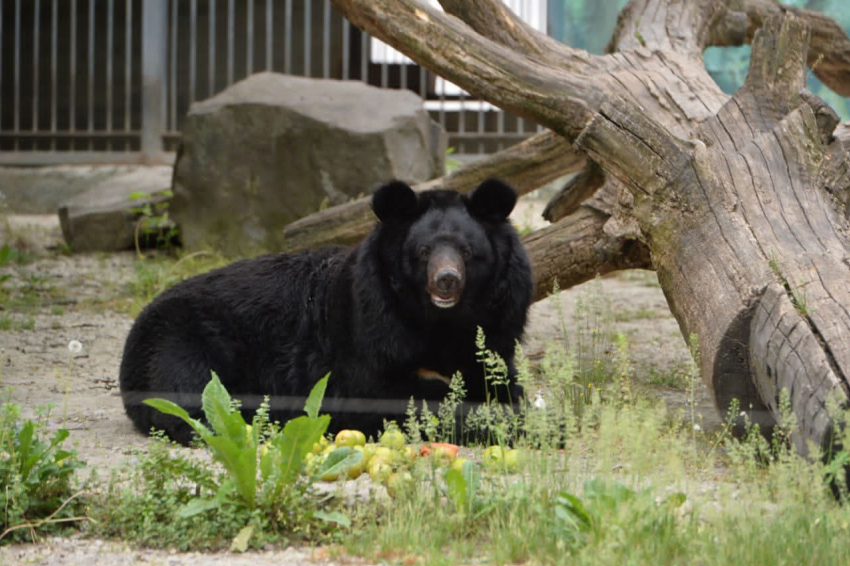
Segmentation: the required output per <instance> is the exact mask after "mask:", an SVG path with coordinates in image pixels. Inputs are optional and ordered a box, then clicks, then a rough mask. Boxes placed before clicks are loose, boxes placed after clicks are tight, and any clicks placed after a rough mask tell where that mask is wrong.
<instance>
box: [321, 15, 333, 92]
mask: <svg viewBox="0 0 850 566" xmlns="http://www.w3.org/2000/svg"><path fill="white" fill-rule="evenodd" d="M323 16H324V17H323V19H322V24H323V25H322V77H324V78H326V79H327V78H329V77H330V76H331V2H330V0H325V3H324V12H323Z"/></svg>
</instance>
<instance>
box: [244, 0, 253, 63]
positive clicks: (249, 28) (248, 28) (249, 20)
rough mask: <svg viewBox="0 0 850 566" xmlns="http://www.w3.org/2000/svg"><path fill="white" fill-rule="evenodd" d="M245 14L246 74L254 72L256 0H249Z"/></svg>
mask: <svg viewBox="0 0 850 566" xmlns="http://www.w3.org/2000/svg"><path fill="white" fill-rule="evenodd" d="M246 12H247V13H246V16H245V20H246V21H245V35H246V36H247V37H246V39H245V74H246V75H250V74H251V73H253V72H254V0H248V8H247V10H246Z"/></svg>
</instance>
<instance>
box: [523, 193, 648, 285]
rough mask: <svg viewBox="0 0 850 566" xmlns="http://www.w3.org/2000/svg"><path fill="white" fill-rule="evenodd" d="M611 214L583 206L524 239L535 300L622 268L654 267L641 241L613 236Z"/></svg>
mask: <svg viewBox="0 0 850 566" xmlns="http://www.w3.org/2000/svg"><path fill="white" fill-rule="evenodd" d="M609 221H610V217H609V216H608V215H607V214H605V213H603V212H600V211H598V210H594V209H592V208H590V207H582V208H580V209H579V210H578V211H576V212H575V213H574V214H571V215H570V216H567V217H566V218H563V219H562V220H559V221H558V222H556V223H554V224H552V225H551V226H548V227H546V228H542V229H540V230H535V231H534V232H532V233H531V234H529V235H527V236H525V237H524V238H523V239H522V243H523V245H525V248H526V250H527V251H528V255H529V258H530V259H531V266H532V268H533V270H534V300H535V301H538V300H540V299H543V298H545V297H546V296H548V295H549V294H551V293H552V289H553V287H554V285H555V283H556V282H557V284H558V287H559V288H561V289H568V288H570V287H572V286H574V285H579V284H581V283H584V282H585V281H589V280H591V279H593V278H594V277H596V276H597V275H604V274H606V273H610V272H612V271H617V270H620V269H651V268H652V261H651V259H650V257H649V250H648V249H647V248H646V247H645V246H644V245H642V244H640V243H639V242H636V241H633V240H629V239H618V238H616V237H612V236H611V235H609V234H608V232H607V231H606V224H607V223H608V222H609Z"/></svg>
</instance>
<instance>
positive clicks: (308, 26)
mask: <svg viewBox="0 0 850 566" xmlns="http://www.w3.org/2000/svg"><path fill="white" fill-rule="evenodd" d="M312 4H313V2H312V1H311V0H304V76H305V77H309V76H310V67H311V64H312V61H311V60H310V52H311V51H312V49H310V48H311V47H312V42H311V40H312V37H311V33H310V32H311V31H312V27H313V26H312V23H313V13H312V10H311V9H310V6H311V5H312Z"/></svg>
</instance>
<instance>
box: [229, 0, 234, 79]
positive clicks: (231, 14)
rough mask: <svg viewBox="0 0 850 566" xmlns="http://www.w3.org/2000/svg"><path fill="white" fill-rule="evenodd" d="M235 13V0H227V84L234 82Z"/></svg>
mask: <svg viewBox="0 0 850 566" xmlns="http://www.w3.org/2000/svg"><path fill="white" fill-rule="evenodd" d="M235 14H236V12H235V8H234V7H233V0H227V86H230V85H232V84H233V45H234V41H235V39H236V22H235V21H234V20H235V19H236V15H235Z"/></svg>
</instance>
